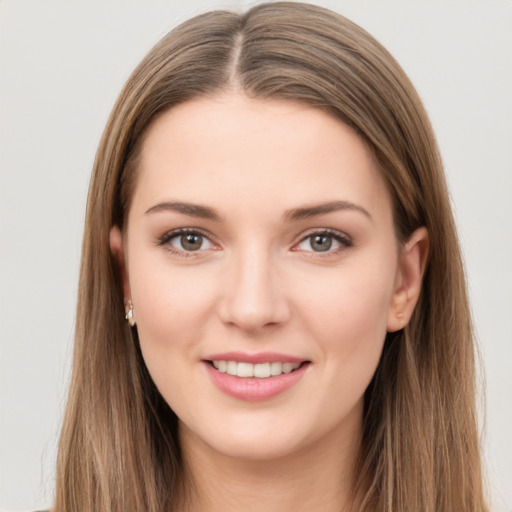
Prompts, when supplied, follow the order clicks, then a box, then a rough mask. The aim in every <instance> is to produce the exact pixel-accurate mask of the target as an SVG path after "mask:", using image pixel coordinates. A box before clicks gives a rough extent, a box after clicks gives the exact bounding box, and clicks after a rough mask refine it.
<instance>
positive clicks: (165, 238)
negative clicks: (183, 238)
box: [156, 228, 219, 257]
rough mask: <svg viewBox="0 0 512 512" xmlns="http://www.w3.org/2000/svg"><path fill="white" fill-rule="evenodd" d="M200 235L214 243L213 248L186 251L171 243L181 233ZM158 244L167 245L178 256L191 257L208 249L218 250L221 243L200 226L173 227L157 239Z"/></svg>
mask: <svg viewBox="0 0 512 512" xmlns="http://www.w3.org/2000/svg"><path fill="white" fill-rule="evenodd" d="M189 234H191V235H200V236H202V237H203V238H206V239H207V240H208V241H209V242H210V243H211V244H212V245H213V248H211V247H210V248H208V249H200V250H197V251H185V250H181V249H178V248H176V247H174V246H173V245H171V244H170V243H169V242H170V241H171V240H172V239H173V238H176V237H178V236H180V235H189ZM156 245H158V246H162V247H164V246H165V247H166V249H167V250H168V251H169V252H171V253H173V254H177V255H178V256H184V257H191V256H199V254H200V253H202V252H204V251H207V250H211V249H213V250H217V249H218V248H219V244H218V243H217V242H216V241H215V240H214V239H213V237H212V235H210V234H209V233H207V232H206V231H204V230H202V229H200V228H178V229H172V230H171V231H167V232H166V233H164V234H163V235H162V236H161V237H159V238H158V239H157V243H156Z"/></svg>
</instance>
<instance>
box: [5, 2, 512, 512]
mask: <svg viewBox="0 0 512 512" xmlns="http://www.w3.org/2000/svg"><path fill="white" fill-rule="evenodd" d="M254 3H256V2H243V1H231V2H229V1H224V2H216V1H211V0H210V1H208V0H204V1H200V0H194V1H187V2H171V1H162V0H124V1H122V0H118V1H113V0H46V1H44V2H43V1H41V0H4V1H0V123H1V124H0V172H1V174H0V279H1V295H0V336H1V338H0V340H1V346H0V385H1V388H0V390H1V394H0V400H1V401H0V415H1V416H0V471H1V473H0V508H2V509H4V510H23V509H25V510H29V509H36V508H39V507H44V506H48V504H50V503H51V501H52V495H53V478H54V465H55V447H56V442H57V438H58V431H59V426H60V422H61V415H62V410H63V406H64V402H65V396H66V386H67V382H68V377H69V369H70V354H71V347H72V337H73V329H74V311H75V301H76V290H77V279H78V265H79V255H80V244H81V236H82V223H83V219H84V206H85V200H86V195H87V184H88V179H89V173H90V170H91V167H92V163H93V159H94V154H95V150H96V147H97V144H98V142H99V138H100V135H101V132H102V129H103V126H104V124H105V121H106V119H107V116H108V113H109V111H110V109H111V107H112V105H113V103H114V101H115V98H116V96H117V94H118V93H119V91H120V89H121V87H122V85H123V83H124V81H125V80H126V78H127V77H128V75H129V73H130V72H131V70H132V69H133V68H134V66H135V65H136V64H137V63H138V62H139V61H140V59H141V58H142V57H143V56H144V55H145V53H146V52H147V51H148V50H149V49H150V47H151V46H152V45H153V44H154V43H156V41H157V40H158V39H159V38H160V37H161V36H163V35H164V34H165V33H166V32H167V31H168V30H169V29H170V28H172V27H173V26H175V25H176V24H177V23H179V22H181V21H183V20H185V19H187V18H188V17H190V16H192V15H194V14H197V13H199V12H202V11H204V10H209V9H213V8H235V9H238V10H241V9H245V8H247V7H249V6H251V5H253V4H254ZM314 3H319V4H321V5H324V6H326V7H329V8H331V9H334V10H337V11H339V12H340V13H342V14H345V15H346V16H348V17H349V18H351V19H352V20H354V21H356V22H357V23H359V24H360V25H362V26H363V27H364V28H366V29H367V30H368V31H369V32H370V33H372V34H373V35H374V36H376V37H377V39H379V40H380V41H381V42H382V43H383V44H384V45H385V46H386V47H387V48H388V49H389V50H390V51H391V52H392V53H393V54H394V55H395V56H396V58H397V59H398V60H399V62H400V63H401V64H402V65H403V67H404V68H405V70H406V71H407V72H408V74H409V75H410V77H411V78H412V80H413V82H414V83H415V85H416V86H417V88H418V90H419V93H420V95H421V97H422V98H423V100H424V102H425V104H426V107H427V110H428V111H429V113H430V115H431V119H432V122H433V124H434V128H435V130H436V133H437V136H438V139H439V144H440V147H441V151H442V155H443V157H444V161H445V165H446V172H447V176H448V181H449V185H450V188H451V192H452V197H453V205H454V209H455V212H456V217H457V220H458V223H459V228H460V236H461V240H462V244H463V249H464V254H465V259H466V264H467V272H468V281H469V286H470V292H471V300H472V308H473V311H474V317H475V322H476V327H477V331H478V336H479V341H480V349H481V353H482V360H483V370H484V372H485V376H486V389H485V392H482V398H486V402H487V413H486V414H484V413H483V407H482V415H481V419H482V425H483V426H484V424H485V432H484V446H485V457H486V464H487V470H488V480H489V489H490V492H491V495H492V499H493V503H494V510H496V511H498V512H510V511H511V510H512V371H511V367H512V320H511V319H512V156H511V152H512V150H511V147H512V101H511V96H512V93H511V91H512V62H511V49H512V44H511V43H512V41H511V34H512V16H511V11H512V3H511V2H510V1H507V0H500V1H493V0H473V1H472V0H461V1H456V0H438V1H433V0H421V1H418V0H417V1H414V2H412V1H411V0H403V1H395V0H385V1H383V0H375V1H367V0H333V1H319V2H314ZM90 321H91V322H94V318H91V319H90ZM484 372H482V373H484Z"/></svg>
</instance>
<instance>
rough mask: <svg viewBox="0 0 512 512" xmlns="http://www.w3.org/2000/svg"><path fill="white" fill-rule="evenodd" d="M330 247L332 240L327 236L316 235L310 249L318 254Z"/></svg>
mask: <svg viewBox="0 0 512 512" xmlns="http://www.w3.org/2000/svg"><path fill="white" fill-rule="evenodd" d="M331 245H332V238H331V237H330V236H329V235H316V236H314V237H313V241H312V243H311V247H312V248H313V249H314V250H315V251H318V252H324V251H328V250H329V249H330V248H331Z"/></svg>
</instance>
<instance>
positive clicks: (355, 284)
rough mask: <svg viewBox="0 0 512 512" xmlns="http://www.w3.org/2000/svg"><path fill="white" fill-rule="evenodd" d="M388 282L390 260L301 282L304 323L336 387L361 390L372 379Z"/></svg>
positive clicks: (383, 328)
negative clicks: (328, 277) (333, 275)
mask: <svg viewBox="0 0 512 512" xmlns="http://www.w3.org/2000/svg"><path fill="white" fill-rule="evenodd" d="M391 269H393V267H391ZM393 283H394V272H393V270H391V271H390V267H389V265H387V264H383V265H379V264H378V265H376V264H375V263H374V264H373V265H361V267H359V266H358V267H357V268H356V267H355V266H354V267H351V268H348V266H347V268H343V269H340V271H339V272H338V274H337V275H336V277H335V278H334V279H332V278H331V280H330V281H327V280H325V281H324V280H316V281H314V280H311V282H309V283H306V284H305V287H304V289H308V290H309V295H308V298H307V300H304V301H303V302H302V304H303V314H302V317H303V318H304V319H305V321H306V322H307V324H308V325H307V326H305V328H306V329H307V330H309V332H310V334H311V335H312V336H313V337H314V338H315V339H316V341H317V343H318V345H319V349H320V351H321V353H322V356H323V358H324V360H325V364H326V368H327V371H328V374H329V376H330V378H332V380H333V382H335V383H336V385H338V386H339V387H347V386H348V387H350V388H353V389H354V393H356V391H357V390H359V392H361V393H362V392H363V391H364V389H365V388H366V386H367V384H368V383H369V381H370V380H371V377H372V376H373V373H374V371H375V369H376V367H377V364H378V361H379V359H380V354H381V352H382V347H383V343H384V340H385V337H386V325H387V324H386V321H387V314H388V309H389V304H390V301H391V297H392V293H393ZM359 388H360V389H359Z"/></svg>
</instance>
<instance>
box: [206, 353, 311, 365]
mask: <svg viewBox="0 0 512 512" xmlns="http://www.w3.org/2000/svg"><path fill="white" fill-rule="evenodd" d="M204 360H205V361H237V362H239V363H252V364H258V363H275V362H280V363H303V362H305V361H307V359H304V358H301V357H296V356H290V355H288V354H279V353H276V352H259V353H257V354H248V353H246V352H223V353H222V354H220V353H219V354H211V355H209V356H207V357H205V358H204Z"/></svg>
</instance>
